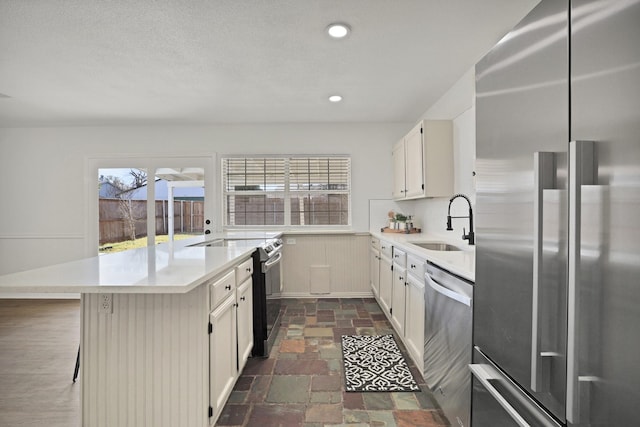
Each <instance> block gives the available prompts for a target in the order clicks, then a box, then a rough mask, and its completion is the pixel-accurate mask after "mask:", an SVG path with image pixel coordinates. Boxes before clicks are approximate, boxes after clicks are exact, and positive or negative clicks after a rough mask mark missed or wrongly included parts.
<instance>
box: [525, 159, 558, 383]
mask: <svg viewBox="0 0 640 427" xmlns="http://www.w3.org/2000/svg"><path fill="white" fill-rule="evenodd" d="M556 170H557V168H556V153H552V152H541V151H539V152H535V153H534V155H533V173H534V186H535V190H534V199H533V229H534V234H533V297H532V307H531V390H533V391H535V392H545V391H549V378H550V375H551V372H550V370H551V363H550V360H551V359H550V358H551V357H556V356H558V353H556V352H550V351H542V348H541V347H542V331H541V322H540V321H541V318H542V314H541V309H542V308H543V307H544V303H543V302H542V301H541V299H540V295H541V291H540V286H541V283H540V280H541V277H542V274H543V265H542V251H543V246H544V233H543V231H544V230H543V223H544V221H543V206H544V190H550V189H555V188H556Z"/></svg>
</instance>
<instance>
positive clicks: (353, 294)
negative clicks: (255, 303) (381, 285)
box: [281, 292, 373, 299]
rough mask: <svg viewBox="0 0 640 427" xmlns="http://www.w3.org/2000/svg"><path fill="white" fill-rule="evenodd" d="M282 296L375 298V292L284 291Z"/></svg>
mask: <svg viewBox="0 0 640 427" xmlns="http://www.w3.org/2000/svg"><path fill="white" fill-rule="evenodd" d="M281 296H282V298H290V299H293V298H301V299H303V298H373V292H330V293H327V294H311V293H308V292H283V293H282V295H281Z"/></svg>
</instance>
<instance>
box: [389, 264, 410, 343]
mask: <svg viewBox="0 0 640 427" xmlns="http://www.w3.org/2000/svg"><path fill="white" fill-rule="evenodd" d="M406 287H407V269H406V268H402V267H400V266H398V265H397V264H394V265H393V297H392V305H391V324H392V325H393V327H394V329H395V330H396V332H397V333H398V335H400V336H401V337H402V336H404V324H405V311H406V310H405V291H406Z"/></svg>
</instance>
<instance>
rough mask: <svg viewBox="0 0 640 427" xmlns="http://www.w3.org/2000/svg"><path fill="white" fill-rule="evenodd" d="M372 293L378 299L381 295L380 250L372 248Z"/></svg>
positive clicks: (370, 261) (370, 258)
mask: <svg viewBox="0 0 640 427" xmlns="http://www.w3.org/2000/svg"><path fill="white" fill-rule="evenodd" d="M369 268H370V272H369V275H370V280H371V291H372V292H373V296H374V297H375V298H376V299H378V298H379V295H380V250H378V249H376V248H375V247H373V246H372V247H371V251H370V257H369Z"/></svg>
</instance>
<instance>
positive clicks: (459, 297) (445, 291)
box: [424, 273, 471, 307]
mask: <svg viewBox="0 0 640 427" xmlns="http://www.w3.org/2000/svg"><path fill="white" fill-rule="evenodd" d="M424 280H425V283H426V284H427V285H429V286H430V287H431V288H432V289H433V290H434V291H436V292H438V293H439V294H442V295H444V296H446V297H448V298H451V299H453V300H456V301H458V302H460V303H462V304H464V305H466V306H468V307H471V298H470V297H468V296H466V295H464V294H461V293H459V292H456V291H454V290H452V289H449V288H447V287H446V286H443V285H441V284H440V283H437V282H436V281H435V280H433V278H432V277H431V275H430V274H429V273H424Z"/></svg>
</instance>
